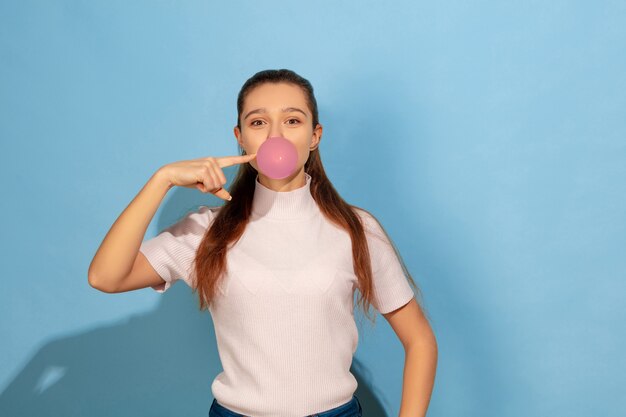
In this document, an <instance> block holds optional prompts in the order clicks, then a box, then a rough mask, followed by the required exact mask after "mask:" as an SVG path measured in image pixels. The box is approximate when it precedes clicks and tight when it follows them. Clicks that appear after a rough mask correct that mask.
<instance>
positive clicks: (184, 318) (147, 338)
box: [0, 167, 384, 417]
mask: <svg viewBox="0 0 626 417" xmlns="http://www.w3.org/2000/svg"><path fill="white" fill-rule="evenodd" d="M230 168H232V169H230V170H228V169H227V170H226V175H227V178H229V181H231V180H232V177H234V169H235V168H233V167H230ZM230 171H233V172H232V173H231V172H230ZM229 174H230V175H229ZM171 193H172V194H174V195H173V196H172V198H169V199H168V200H167V201H166V202H165V203H164V206H163V207H162V215H161V217H160V218H159V224H158V227H157V229H158V230H159V231H160V230H162V229H163V228H164V227H165V226H167V225H168V224H170V223H171V222H173V221H175V220H176V218H177V217H180V213H182V212H184V211H187V210H188V208H189V207H197V206H198V205H218V204H220V202H221V200H219V199H217V198H215V197H213V196H207V195H204V194H201V193H200V192H198V191H197V190H191V189H185V188H181V187H177V188H175V189H174V190H173V191H172V192H171ZM207 199H211V201H210V202H208V201H207ZM201 200H202V201H201ZM165 218H169V219H170V220H167V221H165V220H163V219H165ZM84 280H85V285H88V284H87V279H86V278H84ZM94 291H96V290H94ZM144 291H152V290H150V289H145V290H144ZM107 295H108V294H107ZM110 296H112V297H113V296H115V295H113V294H110ZM196 297H197V296H196V294H193V293H192V292H191V289H190V288H189V287H187V286H186V285H185V284H184V283H180V282H178V283H176V284H175V285H174V286H172V288H170V290H169V291H168V292H167V293H164V294H163V295H162V299H161V301H160V303H159V304H158V306H157V307H156V308H155V309H154V310H153V311H150V312H147V313H144V314H140V315H135V316H132V317H130V318H129V319H128V320H125V321H124V322H118V323H113V324H111V325H109V326H103V327H100V328H97V329H93V330H90V331H87V332H84V333H80V334H76V335H71V336H67V337H62V338H59V339H57V340H55V341H52V342H49V343H47V344H46V345H45V346H43V347H42V348H41V349H40V350H39V351H38V352H37V353H36V354H35V356H34V357H33V358H32V359H31V360H30V361H29V362H28V364H27V365H26V366H25V367H24V368H23V369H22V371H21V372H20V374H19V375H18V376H17V377H16V378H15V379H14V380H13V381H11V383H10V384H9V385H8V387H7V389H6V390H5V391H4V392H3V393H1V394H0V415H2V416H12V417H17V416H37V415H40V416H44V415H57V416H65V417H72V416H80V417H84V416H90V417H100V416H102V417H111V416H116V417H121V416H180V415H207V414H208V410H209V407H210V405H211V401H212V393H211V389H210V386H211V383H212V381H213V378H215V376H217V374H218V373H220V372H221V371H222V366H221V363H220V359H219V355H218V352H217V344H216V340H215V332H214V327H213V322H212V319H211V316H210V314H209V313H208V312H206V311H204V312H200V311H199V310H198V302H197V298H196ZM361 369H363V365H362V364H361V363H358V362H357V361H356V360H355V362H354V363H353V367H352V372H353V374H354V375H355V377H356V378H357V380H358V382H359V387H358V390H357V392H356V395H357V396H358V397H359V400H360V401H361V404H362V405H363V408H364V409H367V413H366V415H372V416H374V415H375V416H384V411H383V408H382V406H381V405H380V403H379V402H378V400H377V399H376V398H375V397H374V396H373V395H372V393H371V392H370V390H369V389H368V388H367V386H366V385H365V383H364V382H363V380H362V379H361V375H360V374H361V371H360V370H361Z"/></svg>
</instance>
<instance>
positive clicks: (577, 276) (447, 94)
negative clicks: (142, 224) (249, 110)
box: [0, 1, 626, 417]
mask: <svg viewBox="0 0 626 417" xmlns="http://www.w3.org/2000/svg"><path fill="white" fill-rule="evenodd" d="M625 46H626V6H625V5H624V3H623V2H607V1H597V2H566V1H551V2H540V1H526V2H518V3H517V4H514V3H512V2H500V1H481V2H468V1H440V2H421V1H420V2H414V1H401V2H388V3H385V2H375V1H344V2H330V1H327V2H326V1H325V2H307V3H294V2H275V1H265V2H241V1H235V2H174V1H170V2H165V1H158V2H152V1H150V2H148V1H141V2H140V1H135V2H126V1H106V2H105V1H101V2H74V1H66V2H62V1H54V2H53V1H41V2H32V1H19V2H18V1H14V2H8V1H2V2H1V3H0V89H1V90H0V137H1V145H0V146H1V148H0V155H1V158H2V164H1V165H0V178H1V179H2V183H3V189H4V192H3V195H4V197H3V198H2V202H1V205H0V210H1V215H2V218H3V219H4V221H3V231H2V267H3V276H2V291H0V340H2V342H0V350H1V353H2V354H1V355H0V414H2V415H7V416H8V415H12V416H18V415H29V416H30V415H65V416H79V415H80V416H84V415H90V416H111V415H117V416H125V415H136V416H139V415H145V416H148V415H164V416H165V415H181V416H182V415H189V416H192V415H195V416H199V415H207V413H208V407H209V405H210V401H211V400H212V397H211V392H210V384H211V382H212V379H213V377H214V376H215V375H216V374H217V373H218V372H219V371H220V370H221V366H220V363H219V359H218V356H217V351H216V349H215V336H214V333H213V327H212V321H211V319H210V316H209V314H208V313H199V312H198V310H197V304H196V300H195V298H194V296H193V295H192V294H191V291H190V290H189V288H188V287H186V286H185V285H184V284H183V283H177V284H176V285H175V286H174V287H173V288H172V289H171V290H170V291H169V292H168V293H166V294H164V295H163V296H160V295H159V294H157V293H156V292H154V291H152V290H149V289H146V290H141V291H135V292H130V293H124V294H116V295H111V294H105V293H100V292H98V291H96V290H94V289H93V288H91V287H90V286H89V285H88V283H87V269H88V267H89V263H90V262H91V259H92V257H93V255H94V253H95V251H96V249H97V248H98V246H99V244H100V242H101V241H102V239H103V238H104V235H105V234H106V232H107V231H108V229H109V227H110V226H111V224H112V223H113V222H114V221H115V219H116V218H117V216H118V215H119V214H120V213H121V212H122V210H123V209H124V208H125V207H126V206H127V204H128V203H129V202H130V201H131V200H132V198H133V197H134V196H135V195H136V193H137V192H138V191H139V190H140V189H141V187H142V186H143V185H144V184H145V182H146V181H147V179H148V178H149V177H150V175H151V174H152V173H153V172H154V171H155V170H156V169H158V168H159V167H160V166H162V165H163V164H166V163H169V162H173V161H177V160H181V159H191V158H198V157H201V156H209V155H214V156H222V155H234V154H236V153H237V146H236V141H235V138H234V136H233V133H232V127H233V126H234V124H235V121H236V108H235V102H236V95H237V93H238V91H239V88H240V87H241V85H242V84H243V82H244V81H245V80H246V79H247V78H248V77H250V76H251V75H252V74H254V73H255V72H257V71H259V70H262V69H267V68H290V69H293V70H295V71H296V72H298V73H300V74H301V75H303V76H304V77H306V78H308V79H309V80H310V81H311V82H312V83H313V85H314V87H315V89H316V94H317V99H318V102H319V105H320V117H321V122H322V123H323V124H324V127H325V130H324V135H323V139H322V143H321V146H320V150H321V153H322V157H323V161H324V164H325V166H326V169H327V171H328V174H329V176H330V178H331V180H332V181H333V183H334V184H335V186H336V187H337V189H338V190H339V191H340V193H341V194H342V195H343V197H344V198H345V199H346V200H348V201H349V202H351V203H353V204H356V205H359V206H362V207H365V208H367V209H369V210H370V211H372V212H373V213H374V214H376V215H377V217H378V218H379V220H380V221H381V222H382V223H383V225H384V226H385V227H386V229H387V231H388V232H389V234H390V235H391V236H392V238H393V239H394V241H395V243H396V244H397V246H398V248H399V250H400V252H401V254H402V256H403V258H404V260H405V262H406V264H407V266H408V268H409V270H410V271H411V273H412V275H413V277H414V278H415V279H416V281H417V283H418V285H419V286H420V288H421V289H422V291H423V294H424V300H425V305H426V307H427V309H428V311H429V313H430V315H431V317H432V319H433V329H434V330H435V333H436V335H437V338H438V343H439V367H438V373H437V378H436V382H435V389H434V392H433V398H432V402H431V406H430V409H429V414H428V415H429V416H493V417H496V416H514V417H517V416H520V417H521V416H524V417H527V416H547V415H560V416H569V417H578V416H581V417H582V416H592V415H594V416H596V415H603V416H623V415H625V414H626V403H625V402H624V397H623V388H624V386H626V377H625V376H624V375H625V373H624V371H625V370H626V359H624V358H625V355H624V351H625V349H626V335H625V332H624V321H625V319H626V304H625V303H624V294H625V290H626V288H625V287H626V285H625V278H626V256H624V254H625V249H626V198H625V196H624V191H625V186H624V184H626V140H625V139H626V119H625V115H626V82H625V81H626V54H625V53H624V51H625V50H626V48H625ZM227 174H228V176H229V177H230V178H232V176H233V175H234V170H232V169H231V170H227ZM220 202H221V200H218V199H216V198H209V197H207V196H206V195H203V194H202V193H200V192H199V191H197V190H190V189H177V188H175V189H173V190H171V191H170V193H169V194H168V196H167V197H166V200H165V201H164V202H163V205H162V206H161V208H160V209H159V212H157V214H156V216H155V218H154V220H153V222H152V225H151V227H150V229H149V231H148V234H149V236H153V235H154V234H155V233H156V232H157V231H158V230H160V229H161V228H163V227H165V226H166V225H168V224H170V223H171V222H173V221H175V220H176V219H177V218H178V217H180V215H182V214H183V213H184V212H185V211H187V210H188V209H189V208H190V207H192V206H195V205H198V204H220ZM364 323H366V322H364ZM361 327H362V329H361V330H362V332H361V336H360V341H359V348H358V351H357V354H356V357H355V361H354V366H353V372H354V373H355V375H356V376H357V379H358V381H359V389H358V391H357V395H358V396H359V397H360V398H361V399H363V401H362V402H363V404H364V408H365V415H366V416H370V417H375V416H382V415H386V416H389V417H391V416H396V415H397V413H398V410H399V405H400V394H401V382H402V368H403V356H402V354H403V351H402V347H401V345H400V343H399V341H398V340H397V338H396V337H395V334H394V333H393V331H392V330H391V328H390V327H389V326H388V324H387V322H386V321H385V320H384V319H383V318H382V316H380V315H379V316H378V318H377V324H376V326H375V327H374V328H370V327H369V325H367V324H363V325H362V326H361Z"/></svg>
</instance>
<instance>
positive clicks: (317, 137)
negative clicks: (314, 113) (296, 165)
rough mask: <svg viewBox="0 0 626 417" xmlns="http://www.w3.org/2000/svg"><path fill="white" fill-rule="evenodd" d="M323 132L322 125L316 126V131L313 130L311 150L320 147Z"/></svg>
mask: <svg viewBox="0 0 626 417" xmlns="http://www.w3.org/2000/svg"><path fill="white" fill-rule="evenodd" d="M322 131H323V127H322V125H321V124H319V123H318V124H317V126H315V129H313V136H311V146H310V147H309V150H311V151H313V150H315V149H316V148H317V147H318V146H319V144H320V141H321V140H322Z"/></svg>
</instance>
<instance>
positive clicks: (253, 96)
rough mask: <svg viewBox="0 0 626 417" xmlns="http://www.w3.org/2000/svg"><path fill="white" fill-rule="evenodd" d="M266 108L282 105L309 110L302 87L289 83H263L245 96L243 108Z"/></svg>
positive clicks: (275, 107) (278, 107) (279, 107)
mask: <svg viewBox="0 0 626 417" xmlns="http://www.w3.org/2000/svg"><path fill="white" fill-rule="evenodd" d="M260 107H265V108H266V109H268V110H271V109H281V108H284V107H300V108H302V109H305V110H309V107H308V105H307V101H306V96H305V94H304V91H302V88H301V87H299V86H297V85H294V84H289V83H278V84H275V83H263V84H261V85H259V86H256V87H255V88H253V89H252V90H251V91H250V92H249V93H248V94H247V96H246V99H245V102H244V105H243V108H244V110H247V109H256V108H260Z"/></svg>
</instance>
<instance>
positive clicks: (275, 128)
mask: <svg viewBox="0 0 626 417" xmlns="http://www.w3.org/2000/svg"><path fill="white" fill-rule="evenodd" d="M273 136H282V137H284V136H283V132H282V128H281V125H280V124H278V125H276V124H273V125H272V126H271V127H270V133H269V136H268V138H271V137H273Z"/></svg>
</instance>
